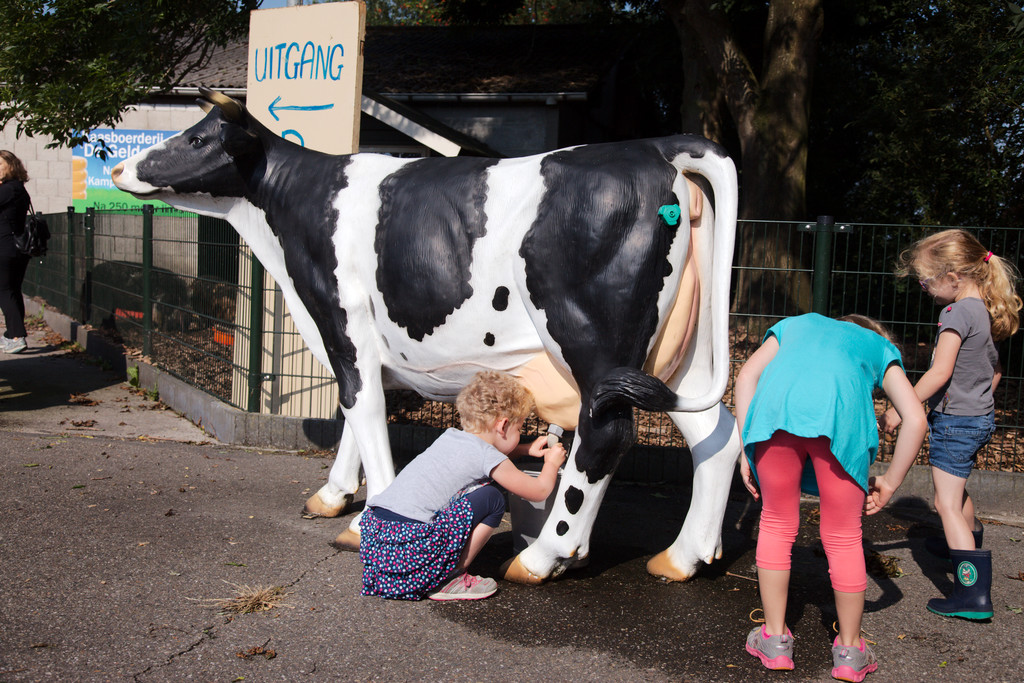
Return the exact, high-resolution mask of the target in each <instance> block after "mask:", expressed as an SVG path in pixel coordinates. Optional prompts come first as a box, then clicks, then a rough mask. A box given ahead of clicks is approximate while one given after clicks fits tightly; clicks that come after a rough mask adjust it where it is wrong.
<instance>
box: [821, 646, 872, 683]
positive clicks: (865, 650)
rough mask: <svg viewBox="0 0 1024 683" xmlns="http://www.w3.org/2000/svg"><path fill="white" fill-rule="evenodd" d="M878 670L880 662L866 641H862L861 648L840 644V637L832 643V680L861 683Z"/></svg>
mask: <svg viewBox="0 0 1024 683" xmlns="http://www.w3.org/2000/svg"><path fill="white" fill-rule="evenodd" d="M877 669H878V660H876V659H875V653H874V652H872V651H871V648H870V647H869V646H868V644H867V643H865V642H864V639H863V638H861V639H860V646H859V647H853V646H848V645H840V644H839V636H836V639H835V642H833V643H832V678H834V679H836V680H837V681H851V683H860V682H861V681H863V680H864V677H865V676H867V675H868V674H869V673H872V672H874V671H875V670H877Z"/></svg>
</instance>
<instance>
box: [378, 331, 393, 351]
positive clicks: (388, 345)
mask: <svg viewBox="0 0 1024 683" xmlns="http://www.w3.org/2000/svg"><path fill="white" fill-rule="evenodd" d="M380 340H381V341H382V342H384V348H385V349H390V348H391V343H390V342H389V341H388V338H387V337H385V336H384V335H383V334H382V335H381V336H380Z"/></svg>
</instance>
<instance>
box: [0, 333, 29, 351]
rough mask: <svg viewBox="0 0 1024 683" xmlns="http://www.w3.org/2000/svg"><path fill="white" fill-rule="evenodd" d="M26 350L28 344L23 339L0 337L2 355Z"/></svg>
mask: <svg viewBox="0 0 1024 683" xmlns="http://www.w3.org/2000/svg"><path fill="white" fill-rule="evenodd" d="M27 348H28V342H27V341H26V340H25V338H24V337H14V338H13V339H11V338H10V337H2V336H0V349H3V352H4V353H21V352H22V351H24V350H25V349H27Z"/></svg>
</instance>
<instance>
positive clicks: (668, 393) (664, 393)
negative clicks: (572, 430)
mask: <svg viewBox="0 0 1024 683" xmlns="http://www.w3.org/2000/svg"><path fill="white" fill-rule="evenodd" d="M678 398H679V397H678V396H676V394H675V392H674V391H672V390H671V389H669V388H668V386H666V384H665V383H664V382H662V381H661V380H660V379H658V378H657V377H652V376H651V375H648V374H647V373H646V372H644V371H643V370H638V369H636V368H629V367H621V368H615V369H614V370H612V371H611V372H609V373H608V374H607V375H605V377H604V378H603V379H602V380H601V381H600V382H598V383H597V385H596V386H595V387H594V390H593V391H592V392H591V399H590V415H591V416H592V417H599V416H600V415H601V413H603V412H604V411H606V410H608V409H609V408H611V407H614V406H626V405H628V406H634V407H636V408H639V409H641V410H647V411H650V412H664V411H668V410H673V409H674V407H675V404H676V401H677V400H678Z"/></svg>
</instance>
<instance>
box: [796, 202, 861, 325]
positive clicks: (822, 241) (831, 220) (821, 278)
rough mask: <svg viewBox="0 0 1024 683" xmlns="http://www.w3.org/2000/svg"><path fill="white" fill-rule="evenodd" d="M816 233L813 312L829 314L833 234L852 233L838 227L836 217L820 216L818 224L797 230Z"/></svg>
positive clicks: (807, 225)
mask: <svg viewBox="0 0 1024 683" xmlns="http://www.w3.org/2000/svg"><path fill="white" fill-rule="evenodd" d="M797 230H799V231H801V232H813V233H814V274H813V279H812V281H811V288H812V289H811V295H812V300H811V310H812V311H814V312H815V313H820V314H821V315H826V316H827V315H828V314H829V301H830V299H829V288H830V286H831V284H832V233H835V232H842V233H848V232H850V226H849V225H836V219H835V217H834V216H818V222H817V223H806V224H804V225H802V226H800V227H798V228H797Z"/></svg>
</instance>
